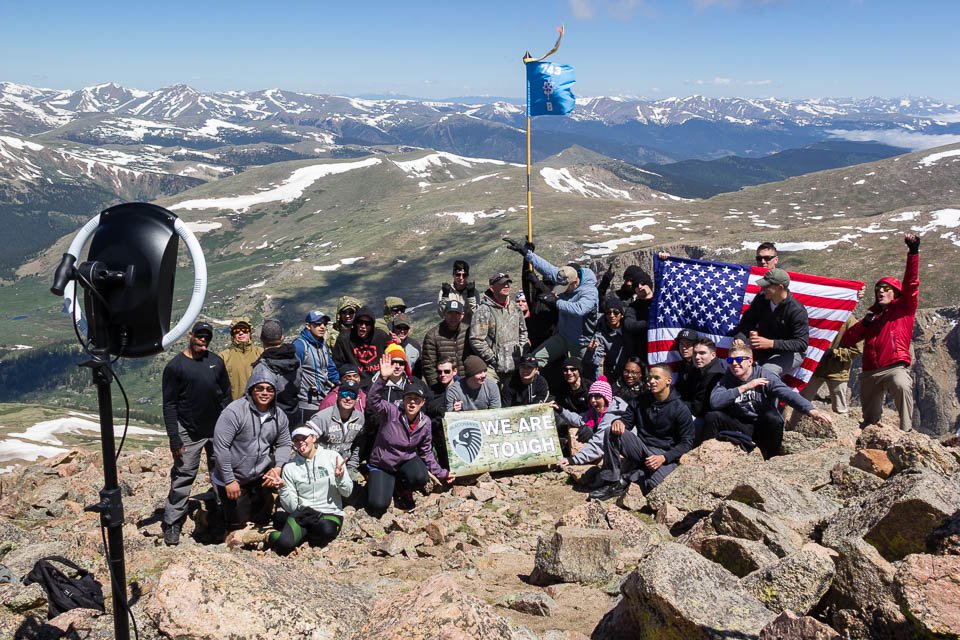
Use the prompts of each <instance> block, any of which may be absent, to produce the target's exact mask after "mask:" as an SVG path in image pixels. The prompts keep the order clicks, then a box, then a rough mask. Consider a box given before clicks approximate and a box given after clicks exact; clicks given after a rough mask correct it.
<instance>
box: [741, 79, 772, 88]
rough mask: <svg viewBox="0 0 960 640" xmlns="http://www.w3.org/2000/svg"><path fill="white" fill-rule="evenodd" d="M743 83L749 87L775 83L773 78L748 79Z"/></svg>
mask: <svg viewBox="0 0 960 640" xmlns="http://www.w3.org/2000/svg"><path fill="white" fill-rule="evenodd" d="M743 84H744V86H747V87H766V86H769V85H771V84H773V80H746V81H744V83H743Z"/></svg>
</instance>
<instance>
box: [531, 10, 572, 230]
mask: <svg viewBox="0 0 960 640" xmlns="http://www.w3.org/2000/svg"><path fill="white" fill-rule="evenodd" d="M557 32H558V33H559V35H558V36H557V41H556V42H555V43H553V48H552V49H550V51H547V52H546V53H545V54H543V55H542V56H540V57H539V58H534V57H532V56H531V55H530V52H529V51H528V52H526V53H525V54H524V55H523V63H524V65H526V64H528V63H530V62H540V61H541V60H545V59H546V58H547V57H549V56H552V55H553V54H554V53H556V52H557V49H559V48H560V41H561V40H562V39H563V25H561V26H560V27H558V28H557ZM531 164H532V159H531V154H530V83H529V82H527V242H533V195H532V192H531V189H530V170H531Z"/></svg>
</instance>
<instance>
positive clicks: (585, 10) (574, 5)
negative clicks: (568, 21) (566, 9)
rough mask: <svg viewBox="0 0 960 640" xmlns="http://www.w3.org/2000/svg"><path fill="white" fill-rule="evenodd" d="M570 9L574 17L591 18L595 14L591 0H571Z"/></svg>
mask: <svg viewBox="0 0 960 640" xmlns="http://www.w3.org/2000/svg"><path fill="white" fill-rule="evenodd" d="M570 11H572V12H573V17H574V18H579V19H580V20H589V19H590V18H592V17H593V15H594V9H593V3H592V2H591V0H570Z"/></svg>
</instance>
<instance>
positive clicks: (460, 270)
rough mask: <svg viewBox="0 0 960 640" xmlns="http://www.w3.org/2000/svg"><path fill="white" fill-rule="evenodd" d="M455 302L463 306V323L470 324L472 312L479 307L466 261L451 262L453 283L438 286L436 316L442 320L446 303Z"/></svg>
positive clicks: (478, 300) (478, 294) (476, 293)
mask: <svg viewBox="0 0 960 640" xmlns="http://www.w3.org/2000/svg"><path fill="white" fill-rule="evenodd" d="M448 300H456V301H458V302H459V303H460V304H461V305H463V321H464V322H465V323H467V324H468V325H469V324H470V318H472V317H473V312H474V311H476V310H477V307H478V306H479V305H480V293H479V292H478V291H477V286H476V283H475V282H473V281H472V280H470V264H469V263H468V262H467V261H466V260H454V261H453V281H452V282H444V283H443V284H442V285H440V293H439V295H438V296H437V314H439V316H440V317H441V318H442V317H443V316H444V314H446V312H447V310H446V302H447V301H448Z"/></svg>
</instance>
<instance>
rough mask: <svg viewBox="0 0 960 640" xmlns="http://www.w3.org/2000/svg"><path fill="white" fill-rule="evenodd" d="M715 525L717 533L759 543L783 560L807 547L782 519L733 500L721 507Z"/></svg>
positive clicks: (714, 514) (713, 520) (717, 511)
mask: <svg viewBox="0 0 960 640" xmlns="http://www.w3.org/2000/svg"><path fill="white" fill-rule="evenodd" d="M711 522H712V524H713V528H714V530H716V532H717V533H719V534H722V535H728V536H733V537H735V538H745V539H747V540H758V541H760V542H763V543H764V544H765V545H766V546H767V548H769V549H770V550H771V551H773V552H774V553H775V554H777V556H779V557H781V558H782V557H784V556H787V555H789V554H791V553H795V552H797V551H799V550H800V547H802V546H803V537H802V536H801V535H800V534H799V533H797V532H796V531H794V530H793V529H791V528H790V527H788V526H787V525H786V524H784V523H783V522H782V521H781V520H780V519H779V518H776V517H774V516H771V515H769V514H766V513H763V512H762V511H758V510H757V509H754V508H753V507H750V506H748V505H745V504H742V503H740V502H736V501H733V500H727V501H724V502H723V503H722V504H721V505H720V506H719V507H717V509H716V510H715V511H714V512H713V515H712V516H711Z"/></svg>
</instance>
